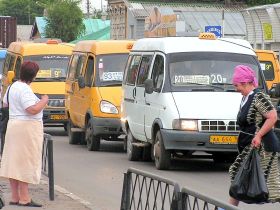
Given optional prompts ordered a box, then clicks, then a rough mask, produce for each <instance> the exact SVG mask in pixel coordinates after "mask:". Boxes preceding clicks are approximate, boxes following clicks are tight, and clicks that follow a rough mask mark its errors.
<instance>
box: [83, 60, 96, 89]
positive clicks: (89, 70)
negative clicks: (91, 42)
mask: <svg viewBox="0 0 280 210" xmlns="http://www.w3.org/2000/svg"><path fill="white" fill-rule="evenodd" d="M93 69H94V58H93V57H92V56H89V57H88V61H87V67H86V72H85V83H86V86H88V87H90V86H91V82H92V78H93Z"/></svg>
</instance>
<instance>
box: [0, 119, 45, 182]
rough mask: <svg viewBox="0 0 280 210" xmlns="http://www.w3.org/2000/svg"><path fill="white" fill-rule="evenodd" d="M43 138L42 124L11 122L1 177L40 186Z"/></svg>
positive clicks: (23, 121) (0, 170)
mask: <svg viewBox="0 0 280 210" xmlns="http://www.w3.org/2000/svg"><path fill="white" fill-rule="evenodd" d="M43 138H44V131H43V124H42V122H40V121H36V120H16V119H11V120H9V122H8V127H7V132H6V136H5V145H4V150H3V155H2V158H1V168H0V176H2V177H6V178H12V179H16V180H19V181H22V182H26V183H30V184H39V182H40V178H41V166H42V147H43Z"/></svg>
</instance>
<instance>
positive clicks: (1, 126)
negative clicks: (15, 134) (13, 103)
mask: <svg viewBox="0 0 280 210" xmlns="http://www.w3.org/2000/svg"><path fill="white" fill-rule="evenodd" d="M10 88H11V86H10V87H9V88H8V93H7V102H8V105H9V92H10ZM0 111H1V118H0V134H1V141H2V142H3V141H4V137H5V134H6V130H7V125H8V121H9V106H8V107H1V109H0ZM2 142H1V143H2ZM2 148H3V143H2V147H1V149H2Z"/></svg>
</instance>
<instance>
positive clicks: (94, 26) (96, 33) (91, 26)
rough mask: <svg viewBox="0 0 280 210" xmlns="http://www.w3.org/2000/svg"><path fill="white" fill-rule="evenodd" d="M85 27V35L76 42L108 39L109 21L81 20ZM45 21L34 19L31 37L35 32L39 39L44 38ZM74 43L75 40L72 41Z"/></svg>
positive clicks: (43, 19)
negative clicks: (90, 38)
mask: <svg viewBox="0 0 280 210" xmlns="http://www.w3.org/2000/svg"><path fill="white" fill-rule="evenodd" d="M83 24H84V25H85V33H84V34H83V35H81V36H80V37H79V38H78V39H77V40H83V39H88V38H89V37H93V38H96V39H108V37H109V38H110V20H101V19H92V18H89V19H83ZM45 26H46V19H45V18H44V17H36V18H35V22H34V25H33V29H32V32H31V37H34V36H35V34H36V32H37V31H38V33H40V36H41V38H46V36H45V35H44V34H45ZM74 42H75V40H74Z"/></svg>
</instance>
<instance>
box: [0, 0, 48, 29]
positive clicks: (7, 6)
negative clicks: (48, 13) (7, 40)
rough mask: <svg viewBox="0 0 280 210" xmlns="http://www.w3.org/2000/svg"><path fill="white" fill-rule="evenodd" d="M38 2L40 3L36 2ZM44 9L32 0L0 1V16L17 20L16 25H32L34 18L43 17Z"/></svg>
mask: <svg viewBox="0 0 280 210" xmlns="http://www.w3.org/2000/svg"><path fill="white" fill-rule="evenodd" d="M38 2H40V1H38ZM43 11H44V8H43V7H42V6H40V5H38V4H37V3H35V2H34V1H33V0H2V1H0V14H1V15H5V16H13V17H16V18H17V24H22V25H30V24H33V22H34V19H35V17H36V16H42V15H43Z"/></svg>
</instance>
